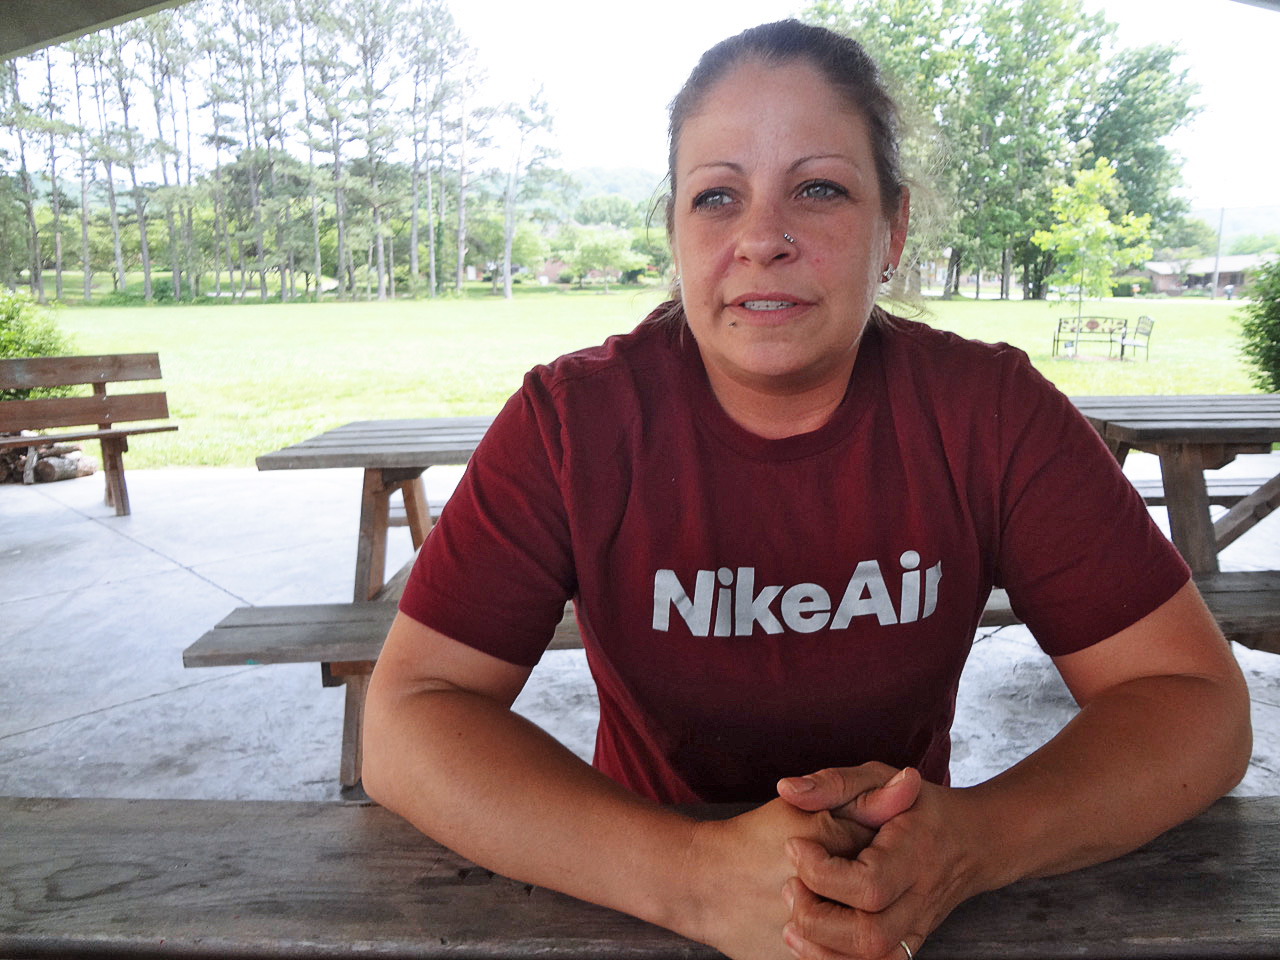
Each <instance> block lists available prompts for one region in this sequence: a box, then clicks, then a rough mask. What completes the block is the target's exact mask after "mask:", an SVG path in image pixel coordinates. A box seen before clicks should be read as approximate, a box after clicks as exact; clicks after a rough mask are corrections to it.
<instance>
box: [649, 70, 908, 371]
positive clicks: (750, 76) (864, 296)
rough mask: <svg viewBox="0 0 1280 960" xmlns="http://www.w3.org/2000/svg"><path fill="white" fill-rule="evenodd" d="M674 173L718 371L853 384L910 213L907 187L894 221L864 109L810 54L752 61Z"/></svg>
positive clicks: (682, 248)
mask: <svg viewBox="0 0 1280 960" xmlns="http://www.w3.org/2000/svg"><path fill="white" fill-rule="evenodd" d="M676 184H677V186H676V193H675V214H674V219H673V234H672V246H673V248H674V254H675V265H676V269H677V270H678V272H679V275H680V284H681V296H682V299H683V302H684V308H685V314H686V315H687V317H688V320H689V327H690V329H691V330H692V332H693V335H694V337H695V338H696V340H697V342H698V347H699V350H700V351H701V353H702V358H703V363H704V364H705V365H706V367H707V370H708V374H709V375H710V376H711V379H712V383H713V385H716V384H723V383H725V380H724V379H723V378H725V377H728V378H730V380H731V381H732V383H733V384H736V385H739V386H746V387H750V388H753V389H763V390H767V391H770V392H779V391H780V392H792V391H795V392H798V391H804V390H809V389H812V388H814V387H819V386H822V385H824V384H828V383H829V382H831V381H833V380H835V379H838V378H843V379H841V380H840V384H841V388H842V387H843V384H844V383H846V382H847V378H848V376H849V373H850V372H851V370H852V368H853V360H854V357H855V356H856V353H857V346H858V341H859V338H860V337H861V336H862V332H863V330H864V329H865V327H866V324H867V319H868V317H869V315H870V313H871V309H872V307H873V305H874V303H875V297H876V292H877V290H878V288H879V285H880V275H881V272H882V271H883V270H884V268H885V266H886V265H888V264H890V263H892V264H894V265H895V266H896V264H897V261H898V257H899V256H900V255H901V253H902V246H903V243H904V241H905V238H906V226H907V200H906V195H905V192H904V196H903V202H902V205H901V208H900V210H899V211H898V213H897V215H896V216H895V217H894V218H893V220H892V222H891V221H890V219H889V218H886V217H885V215H884V213H883V211H882V209H881V203H880V188H879V181H878V179H877V177H876V166H875V160H874V157H873V154H872V149H871V141H870V138H869V137H868V134H867V126H866V122H865V120H864V119H863V118H862V115H861V114H860V113H858V112H856V111H851V110H850V109H849V108H848V107H847V106H846V105H845V103H844V101H843V100H842V99H841V98H840V96H839V95H838V94H837V93H836V91H835V90H834V89H833V88H832V87H831V86H830V85H829V84H828V83H827V82H826V80H825V79H823V77H822V76H821V74H819V73H818V72H817V71H816V70H815V69H814V68H812V67H810V66H809V65H808V64H805V63H803V62H796V63H793V64H788V65H784V66H764V65H762V64H759V63H753V62H747V63H743V64H741V65H739V66H737V67H735V68H734V69H733V70H731V71H730V72H729V73H727V74H726V75H725V76H724V77H723V78H722V79H721V80H720V81H719V83H717V84H716V85H715V86H713V87H712V88H711V90H710V91H709V92H708V93H707V95H706V97H705V99H704V100H703V102H702V103H701V105H700V108H699V110H698V112H697V113H695V114H692V115H691V116H689V117H688V118H687V119H686V120H685V123H684V126H683V130H682V131H681V135H680V140H679V142H678V144H677V150H676ZM784 234H785V235H789V236H790V237H792V238H793V239H794V243H792V242H789V241H788V240H787V239H786V237H785V236H784Z"/></svg>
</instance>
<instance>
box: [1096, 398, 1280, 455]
mask: <svg viewBox="0 0 1280 960" xmlns="http://www.w3.org/2000/svg"><path fill="white" fill-rule="evenodd" d="M1071 401H1072V403H1074V404H1075V405H1076V408H1077V409H1079V410H1080V412H1081V413H1083V414H1084V415H1085V416H1086V417H1088V418H1089V421H1090V422H1091V423H1093V425H1094V426H1095V427H1096V428H1097V429H1098V431H1099V432H1100V433H1102V435H1103V436H1104V437H1105V438H1106V439H1108V440H1120V441H1124V442H1126V443H1155V442H1165V443H1245V444H1249V443H1275V442H1280V396H1278V395H1275V394H1220V395H1202V396H1189V395H1188V396H1182V395H1178V396H1133V397H1123V396H1121V397H1102V396H1086V397H1072V398H1071Z"/></svg>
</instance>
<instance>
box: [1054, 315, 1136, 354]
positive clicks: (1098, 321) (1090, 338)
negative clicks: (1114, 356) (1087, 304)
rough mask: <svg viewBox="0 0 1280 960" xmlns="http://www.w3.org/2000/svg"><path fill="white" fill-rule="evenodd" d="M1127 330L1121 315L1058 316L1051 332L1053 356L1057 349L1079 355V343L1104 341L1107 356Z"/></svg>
mask: <svg viewBox="0 0 1280 960" xmlns="http://www.w3.org/2000/svg"><path fill="white" fill-rule="evenodd" d="M1128 330H1129V321H1128V320H1126V319H1125V318H1123V317H1060V318H1059V319H1058V328H1057V330H1056V331H1054V334H1053V356H1055V357H1056V356H1057V355H1058V352H1059V350H1061V351H1062V352H1064V353H1070V354H1071V355H1072V356H1079V355H1080V344H1081V343H1091V342H1092V343H1105V344H1106V345H1107V356H1111V350H1112V348H1114V347H1115V345H1116V344H1118V343H1120V342H1122V341H1123V340H1124V338H1125V334H1126V333H1127V332H1128Z"/></svg>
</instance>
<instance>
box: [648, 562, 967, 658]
mask: <svg viewBox="0 0 1280 960" xmlns="http://www.w3.org/2000/svg"><path fill="white" fill-rule="evenodd" d="M898 562H899V564H900V565H901V567H902V569H903V574H902V580H901V584H900V586H899V589H898V590H897V591H896V593H897V599H898V602H897V604H896V605H895V603H894V597H893V596H892V595H891V594H890V592H889V588H888V587H887V586H886V584H885V581H884V577H883V575H882V574H881V572H880V564H879V562H878V561H876V560H863V561H862V562H861V563H859V564H858V566H857V568H856V569H855V570H854V571H853V575H852V576H850V577H849V582H848V584H846V585H845V588H844V593H843V595H842V596H841V598H840V602H839V604H838V605H837V606H836V607H835V610H834V611H833V610H832V605H831V594H830V593H828V592H827V590H826V589H825V588H823V587H821V586H819V585H818V584H816V583H798V584H796V585H795V586H793V587H784V586H781V585H771V586H763V587H760V588H759V589H757V588H756V568H755V567H738V569H737V573H736V574H735V573H734V571H733V570H731V569H729V568H728V567H721V568H720V569H719V570H699V571H698V572H697V573H696V574H695V575H694V580H693V599H690V598H689V591H688V590H686V589H685V586H684V584H682V583H681V582H680V578H679V577H677V576H676V572H675V571H674V570H659V571H657V572H656V573H655V574H654V575H653V629H654V630H661V631H664V632H665V631H668V630H670V629H671V610H672V609H673V608H674V609H675V611H676V613H677V614H679V615H680V616H681V617H682V618H683V619H684V622H685V624H686V625H687V626H688V628H689V632H690V633H692V634H693V635H694V636H695V637H706V636H715V637H728V636H738V637H749V636H751V634H752V633H754V632H755V629H756V627H757V625H758V626H759V627H760V628H761V629H762V630H764V632H765V633H782V631H783V628H784V627H783V625H784V624H785V625H786V629H789V630H793V631H795V632H796V633H813V632H815V631H817V630H822V629H823V628H824V627H825V628H827V629H831V630H845V629H848V627H849V623H850V621H852V620H853V618H854V617H861V616H874V617H875V618H876V619H877V620H878V621H879V622H880V624H881V626H890V625H892V624H897V623H911V622H913V621H915V620H923V619H924V618H925V617H928V616H929V615H931V614H932V613H933V612H934V610H936V609H937V606H938V582H939V581H940V580H941V579H942V561H938V562H937V563H935V564H934V565H933V566H932V567H929V568H928V569H927V570H923V571H922V570H920V569H918V568H919V566H920V554H918V553H917V552H916V551H914V550H908V551H906V552H905V553H903V554H902V556H901V557H900V558H899V560H898Z"/></svg>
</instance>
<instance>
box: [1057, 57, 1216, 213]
mask: <svg viewBox="0 0 1280 960" xmlns="http://www.w3.org/2000/svg"><path fill="white" fill-rule="evenodd" d="M1178 56H1179V54H1178V50H1177V48H1175V47H1167V46H1157V45H1152V46H1146V47H1140V48H1138V49H1135V50H1118V51H1115V52H1114V53H1112V54H1111V55H1110V56H1108V57H1107V58H1106V59H1105V60H1104V61H1102V63H1101V65H1100V70H1099V71H1098V74H1097V75H1096V77H1095V78H1094V80H1093V82H1092V89H1091V90H1088V91H1087V94H1086V103H1087V106H1086V107H1085V108H1084V109H1083V110H1081V112H1080V113H1079V114H1078V115H1077V117H1076V118H1075V123H1074V129H1072V130H1071V132H1070V137H1071V139H1072V140H1073V141H1074V142H1076V143H1080V144H1081V145H1082V146H1084V147H1085V149H1084V150H1083V151H1082V154H1081V158H1082V161H1083V162H1085V163H1092V162H1093V161H1094V160H1095V159H1097V158H1098V157H1107V158H1109V159H1110V160H1111V162H1112V164H1114V166H1115V168H1116V183H1117V186H1118V190H1117V197H1118V200H1119V203H1120V205H1121V206H1122V207H1123V208H1124V209H1125V210H1129V211H1132V212H1133V213H1134V214H1135V215H1137V216H1141V215H1142V214H1144V213H1145V214H1149V215H1150V216H1151V222H1152V224H1153V226H1155V227H1157V228H1158V227H1160V226H1162V225H1163V224H1165V223H1169V222H1174V221H1176V220H1177V219H1178V218H1179V217H1181V216H1182V215H1183V214H1184V213H1185V212H1186V207H1187V204H1186V201H1185V200H1182V199H1181V198H1179V197H1176V196H1175V195H1174V190H1175V188H1177V187H1178V186H1179V185H1180V184H1181V182H1182V176H1181V172H1180V170H1181V162H1180V159H1179V158H1178V157H1177V156H1176V155H1175V154H1174V153H1173V151H1172V150H1170V149H1169V148H1168V147H1166V146H1165V145H1164V143H1163V142H1162V141H1163V140H1164V139H1165V138H1166V137H1168V136H1169V135H1170V134H1171V133H1173V132H1174V131H1176V130H1178V129H1179V128H1180V127H1182V126H1184V125H1185V124H1187V123H1188V122H1190V120H1191V119H1192V118H1193V117H1195V115H1196V114H1197V113H1198V112H1199V108H1198V107H1196V106H1193V105H1192V103H1191V100H1192V98H1193V97H1194V96H1195V95H1196V93H1197V92H1198V91H1199V88H1198V87H1197V85H1196V84H1194V83H1192V82H1191V80H1190V79H1188V77H1187V71H1186V70H1180V69H1178V66H1177V61H1178Z"/></svg>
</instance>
